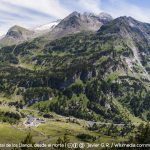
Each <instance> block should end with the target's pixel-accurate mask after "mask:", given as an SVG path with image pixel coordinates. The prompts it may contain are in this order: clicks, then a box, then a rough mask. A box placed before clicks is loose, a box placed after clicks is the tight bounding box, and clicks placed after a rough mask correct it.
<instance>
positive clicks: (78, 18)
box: [51, 12, 112, 37]
mask: <svg viewBox="0 0 150 150" xmlns="http://www.w3.org/2000/svg"><path fill="white" fill-rule="evenodd" d="M111 20H112V17H111V16H110V15H109V14H106V13H101V14H99V15H95V14H93V13H87V12H85V13H83V14H81V13H78V12H73V13H71V14H70V15H69V16H67V17H66V18H64V19H63V20H62V21H61V22H60V23H59V24H58V25H57V26H56V27H55V28H54V29H53V30H52V32H51V34H53V36H56V37H58V36H61V37H62V36H66V35H68V34H74V33H78V32H81V31H94V32H95V31H97V30H98V29H100V27H101V26H102V25H104V24H107V23H108V22H110V21H111Z"/></svg>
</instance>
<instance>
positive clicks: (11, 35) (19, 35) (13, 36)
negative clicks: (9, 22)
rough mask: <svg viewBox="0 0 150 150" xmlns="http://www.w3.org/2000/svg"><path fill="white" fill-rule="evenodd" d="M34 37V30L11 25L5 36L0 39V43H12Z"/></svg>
mask: <svg viewBox="0 0 150 150" xmlns="http://www.w3.org/2000/svg"><path fill="white" fill-rule="evenodd" d="M33 37H34V32H33V31H31V30H28V29H26V28H23V27H20V26H17V25H15V26H13V27H11V28H10V29H9V30H8V32H7V34H6V35H5V37H3V38H2V39H1V40H0V44H1V45H13V44H18V43H21V42H23V41H26V40H29V39H31V38H33Z"/></svg>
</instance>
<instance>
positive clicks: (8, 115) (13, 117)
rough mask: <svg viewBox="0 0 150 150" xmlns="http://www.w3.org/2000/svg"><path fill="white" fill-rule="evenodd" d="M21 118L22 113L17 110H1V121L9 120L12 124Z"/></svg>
mask: <svg viewBox="0 0 150 150" xmlns="http://www.w3.org/2000/svg"><path fill="white" fill-rule="evenodd" d="M20 119H21V115H20V114H19V113H15V112H3V111H0V121H2V122H9V123H10V124H16V123H18V122H19V120H20Z"/></svg>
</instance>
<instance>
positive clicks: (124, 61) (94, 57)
mask: <svg viewBox="0 0 150 150" xmlns="http://www.w3.org/2000/svg"><path fill="white" fill-rule="evenodd" d="M33 120H34V121H33ZM35 120H36V121H35ZM42 120H43V121H42ZM0 121H1V124H0V137H3V138H2V139H0V142H1V143H5V142H6V141H8V140H9V141H11V142H20V141H21V140H22V139H23V138H24V137H25V136H26V134H27V133H28V131H29V130H30V131H31V133H32V135H33V138H34V141H35V142H37V143H38V142H39V143H40V142H44V143H49V142H58V141H57V139H58V138H59V137H61V136H63V135H64V134H66V133H67V135H68V136H69V139H70V141H71V142H72V141H73V142H74V141H77V142H81V141H82V142H83V143H84V142H89V143H90V142H95V143H101V142H107V143H111V142H112V141H114V142H118V141H119V142H125V141H126V142H128V141H129V138H130V137H132V139H133V140H135V139H134V136H136V133H137V131H138V126H139V125H140V124H141V123H143V124H145V123H146V122H149V121H150V24H148V23H143V22H140V21H137V20H135V19H134V18H132V17H126V16H122V17H119V18H116V19H113V18H112V17H111V15H109V14H107V13H100V14H98V15H95V14H92V13H88V12H85V13H83V14H81V13H78V12H73V13H71V14H70V15H69V16H67V17H66V18H64V19H62V20H57V21H56V22H52V23H49V24H48V25H43V26H40V27H37V28H35V29H34V30H33V29H25V28H23V27H20V26H17V25H15V26H13V27H12V28H10V29H9V30H8V32H7V34H6V35H5V36H4V37H2V38H1V39H0ZM28 126H29V127H30V129H28ZM143 126H144V125H143ZM143 126H142V127H143ZM143 128H144V127H143ZM4 132H8V134H4ZM149 132H150V129H149ZM149 132H148V133H149ZM12 137H13V138H12ZM149 139H150V138H149ZM93 149H94V148H93Z"/></svg>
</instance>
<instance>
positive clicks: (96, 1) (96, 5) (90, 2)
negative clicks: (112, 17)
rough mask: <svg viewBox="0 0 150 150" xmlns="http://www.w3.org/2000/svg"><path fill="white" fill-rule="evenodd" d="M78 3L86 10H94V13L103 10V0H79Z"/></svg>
mask: <svg viewBox="0 0 150 150" xmlns="http://www.w3.org/2000/svg"><path fill="white" fill-rule="evenodd" d="M78 4H79V5H80V7H82V8H83V9H84V10H86V11H89V12H93V13H96V14H98V13H100V12H101V11H102V10H101V9H100V8H101V6H100V5H101V0H78Z"/></svg>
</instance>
